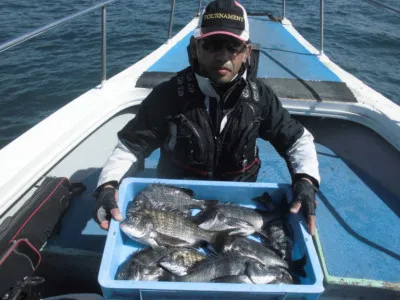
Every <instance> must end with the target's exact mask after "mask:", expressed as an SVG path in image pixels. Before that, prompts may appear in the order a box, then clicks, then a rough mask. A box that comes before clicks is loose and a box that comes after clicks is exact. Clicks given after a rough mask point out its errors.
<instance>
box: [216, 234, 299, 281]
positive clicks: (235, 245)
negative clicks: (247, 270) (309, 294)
mask: <svg viewBox="0 0 400 300" xmlns="http://www.w3.org/2000/svg"><path fill="white" fill-rule="evenodd" d="M212 247H213V248H214V249H215V250H216V251H217V252H219V253H225V254H233V255H244V256H247V257H250V258H253V259H255V260H257V261H258V262H260V263H261V264H263V265H264V266H266V267H270V268H282V269H285V270H288V271H291V272H293V273H295V274H297V275H299V276H302V277H306V272H305V270H304V266H305V265H306V263H307V257H306V256H303V258H301V259H299V260H296V261H292V260H290V261H289V262H288V261H286V260H285V259H283V258H282V257H281V255H280V253H279V252H278V251H276V250H275V249H271V248H269V247H266V246H265V245H263V244H262V243H259V242H257V241H255V240H253V239H249V238H247V237H243V236H230V235H226V234H223V233H221V234H219V235H217V236H215V237H214V240H213V242H212Z"/></svg>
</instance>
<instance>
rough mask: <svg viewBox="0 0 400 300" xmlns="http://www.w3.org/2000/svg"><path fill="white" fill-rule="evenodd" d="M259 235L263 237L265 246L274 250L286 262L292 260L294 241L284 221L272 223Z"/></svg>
mask: <svg viewBox="0 0 400 300" xmlns="http://www.w3.org/2000/svg"><path fill="white" fill-rule="evenodd" d="M259 233H260V234H261V235H262V237H261V240H262V243H263V244H264V245H265V246H267V247H269V248H272V249H274V250H275V251H276V252H277V253H279V254H280V256H281V257H282V258H283V259H285V260H286V261H290V260H291V257H292V250H293V241H292V238H291V237H290V234H289V230H288V228H287V227H286V226H285V223H284V222H283V221H282V220H275V221H273V222H271V223H270V224H268V225H267V226H266V227H265V228H264V229H263V230H262V232H259Z"/></svg>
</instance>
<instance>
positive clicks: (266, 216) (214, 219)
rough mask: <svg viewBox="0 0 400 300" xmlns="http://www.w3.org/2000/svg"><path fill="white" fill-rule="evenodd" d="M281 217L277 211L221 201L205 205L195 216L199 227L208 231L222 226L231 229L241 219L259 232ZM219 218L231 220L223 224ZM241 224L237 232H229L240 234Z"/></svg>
mask: <svg viewBox="0 0 400 300" xmlns="http://www.w3.org/2000/svg"><path fill="white" fill-rule="evenodd" d="M221 215H222V216H221ZM281 217H282V215H281V214H280V213H278V212H276V213H269V212H266V211H263V210H260V209H252V208H248V207H244V206H240V205H237V204H233V203H221V204H218V205H215V204H214V205H212V206H209V207H207V208H206V209H205V210H203V211H201V212H199V213H198V214H197V215H196V217H195V218H196V222H197V223H199V227H200V228H203V229H206V230H210V231H217V229H220V228H224V229H223V230H227V229H230V230H233V227H234V223H235V222H239V220H241V221H242V222H247V223H248V224H249V225H251V226H252V227H253V229H254V231H256V232H260V231H262V228H263V227H264V226H265V225H266V224H268V223H269V222H271V221H273V220H276V219H280V218H281ZM221 220H222V221H226V220H231V222H229V224H225V225H224V224H221ZM243 226H244V225H243V224H240V225H239V226H238V230H237V231H238V233H234V232H233V233H231V234H240V233H241V231H242V229H241V228H243ZM245 227H246V226H245ZM254 231H253V232H254ZM244 235H245V234H244Z"/></svg>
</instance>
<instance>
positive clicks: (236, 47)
mask: <svg viewBox="0 0 400 300" xmlns="http://www.w3.org/2000/svg"><path fill="white" fill-rule="evenodd" d="M200 45H201V47H202V48H203V49H204V50H206V51H208V52H218V51H221V50H223V49H226V50H227V51H228V52H229V53H231V54H235V55H237V54H239V53H242V52H243V51H244V50H245V49H246V48H247V44H246V43H244V42H242V41H240V40H238V39H235V38H221V37H207V38H204V39H201V40H200Z"/></svg>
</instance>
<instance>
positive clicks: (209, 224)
mask: <svg viewBox="0 0 400 300" xmlns="http://www.w3.org/2000/svg"><path fill="white" fill-rule="evenodd" d="M217 221H218V213H217V212H216V211H213V212H211V214H210V215H208V218H206V219H205V220H202V222H201V223H200V224H199V225H198V226H199V227H200V228H201V229H204V230H210V229H211V228H213V227H214V226H215V224H216V223H217Z"/></svg>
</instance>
